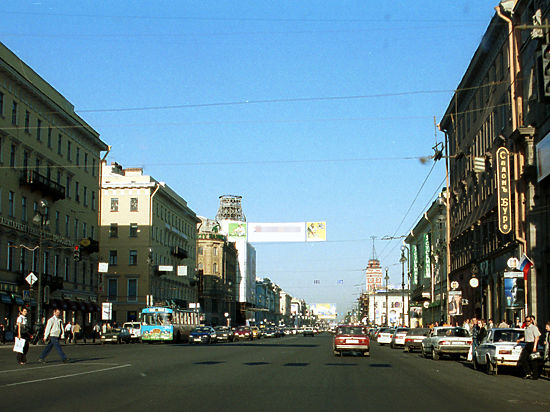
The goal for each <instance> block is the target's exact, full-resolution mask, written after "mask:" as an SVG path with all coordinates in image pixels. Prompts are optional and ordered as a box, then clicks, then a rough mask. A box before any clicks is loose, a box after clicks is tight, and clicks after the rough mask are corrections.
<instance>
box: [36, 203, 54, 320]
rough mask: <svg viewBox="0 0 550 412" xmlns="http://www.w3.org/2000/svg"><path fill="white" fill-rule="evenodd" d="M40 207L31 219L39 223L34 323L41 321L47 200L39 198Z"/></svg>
mask: <svg viewBox="0 0 550 412" xmlns="http://www.w3.org/2000/svg"><path fill="white" fill-rule="evenodd" d="M39 205H40V207H39V208H37V209H36V211H35V214H34V216H33V218H32V221H33V222H34V223H36V224H38V225H40V232H39V235H38V296H37V300H38V302H37V304H36V324H37V325H40V324H41V323H42V300H43V297H42V260H43V257H42V237H43V235H44V226H46V225H48V224H49V223H50V221H49V220H48V202H46V201H45V200H40V202H39Z"/></svg>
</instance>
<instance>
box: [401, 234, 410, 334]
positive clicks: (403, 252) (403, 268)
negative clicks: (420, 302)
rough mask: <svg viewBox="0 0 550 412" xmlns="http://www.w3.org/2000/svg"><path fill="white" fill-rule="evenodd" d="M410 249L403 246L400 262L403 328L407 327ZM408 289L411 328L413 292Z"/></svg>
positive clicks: (408, 316)
mask: <svg viewBox="0 0 550 412" xmlns="http://www.w3.org/2000/svg"><path fill="white" fill-rule="evenodd" d="M405 251H407V257H405ZM409 257H410V256H409V248H408V247H407V246H405V245H401V258H400V259H399V261H400V262H401V289H402V293H403V326H405V263H406V262H408V261H409ZM407 281H408V282H407V283H410V275H409V266H408V265H407ZM407 289H409V296H408V297H407V326H411V309H410V304H411V296H410V294H411V291H410V285H409V286H407Z"/></svg>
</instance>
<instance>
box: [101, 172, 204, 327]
mask: <svg viewBox="0 0 550 412" xmlns="http://www.w3.org/2000/svg"><path fill="white" fill-rule="evenodd" d="M100 204H101V209H100V225H101V226H100V257H101V261H102V262H104V263H108V272H106V273H104V274H103V276H102V279H101V282H100V297H101V301H102V302H111V303H113V315H112V317H113V320H114V321H117V322H124V321H131V320H136V319H137V318H138V314H139V311H140V310H141V309H142V308H143V307H145V306H146V305H147V303H148V302H149V303H150V302H151V300H150V299H151V298H152V301H153V304H155V305H168V306H178V307H182V308H188V307H189V303H197V302H198V288H199V283H198V281H197V278H196V275H195V268H196V248H197V235H196V233H197V229H196V228H197V223H199V222H200V219H199V218H197V216H196V214H195V212H194V211H193V210H191V209H190V208H189V206H188V205H187V202H186V201H185V200H184V199H183V198H182V197H181V196H179V195H178V194H177V193H176V192H174V191H173V190H172V189H171V188H170V187H169V186H168V185H167V184H166V183H164V182H159V181H157V180H155V179H154V178H152V177H151V176H148V175H145V174H144V173H143V169H141V168H127V169H123V168H122V167H121V166H120V165H119V164H117V163H112V164H110V165H108V164H107V163H106V162H103V164H102V172H101V201H100ZM148 297H149V299H148Z"/></svg>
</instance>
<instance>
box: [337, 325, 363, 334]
mask: <svg viewBox="0 0 550 412" xmlns="http://www.w3.org/2000/svg"><path fill="white" fill-rule="evenodd" d="M337 334H338V335H366V334H367V331H366V330H365V328H362V327H360V326H340V327H339V328H338V332H337Z"/></svg>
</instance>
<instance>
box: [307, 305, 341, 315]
mask: <svg viewBox="0 0 550 412" xmlns="http://www.w3.org/2000/svg"><path fill="white" fill-rule="evenodd" d="M311 310H312V311H313V314H314V315H316V316H317V317H318V318H319V319H336V305H335V304H334V303H314V304H313V305H311Z"/></svg>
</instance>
